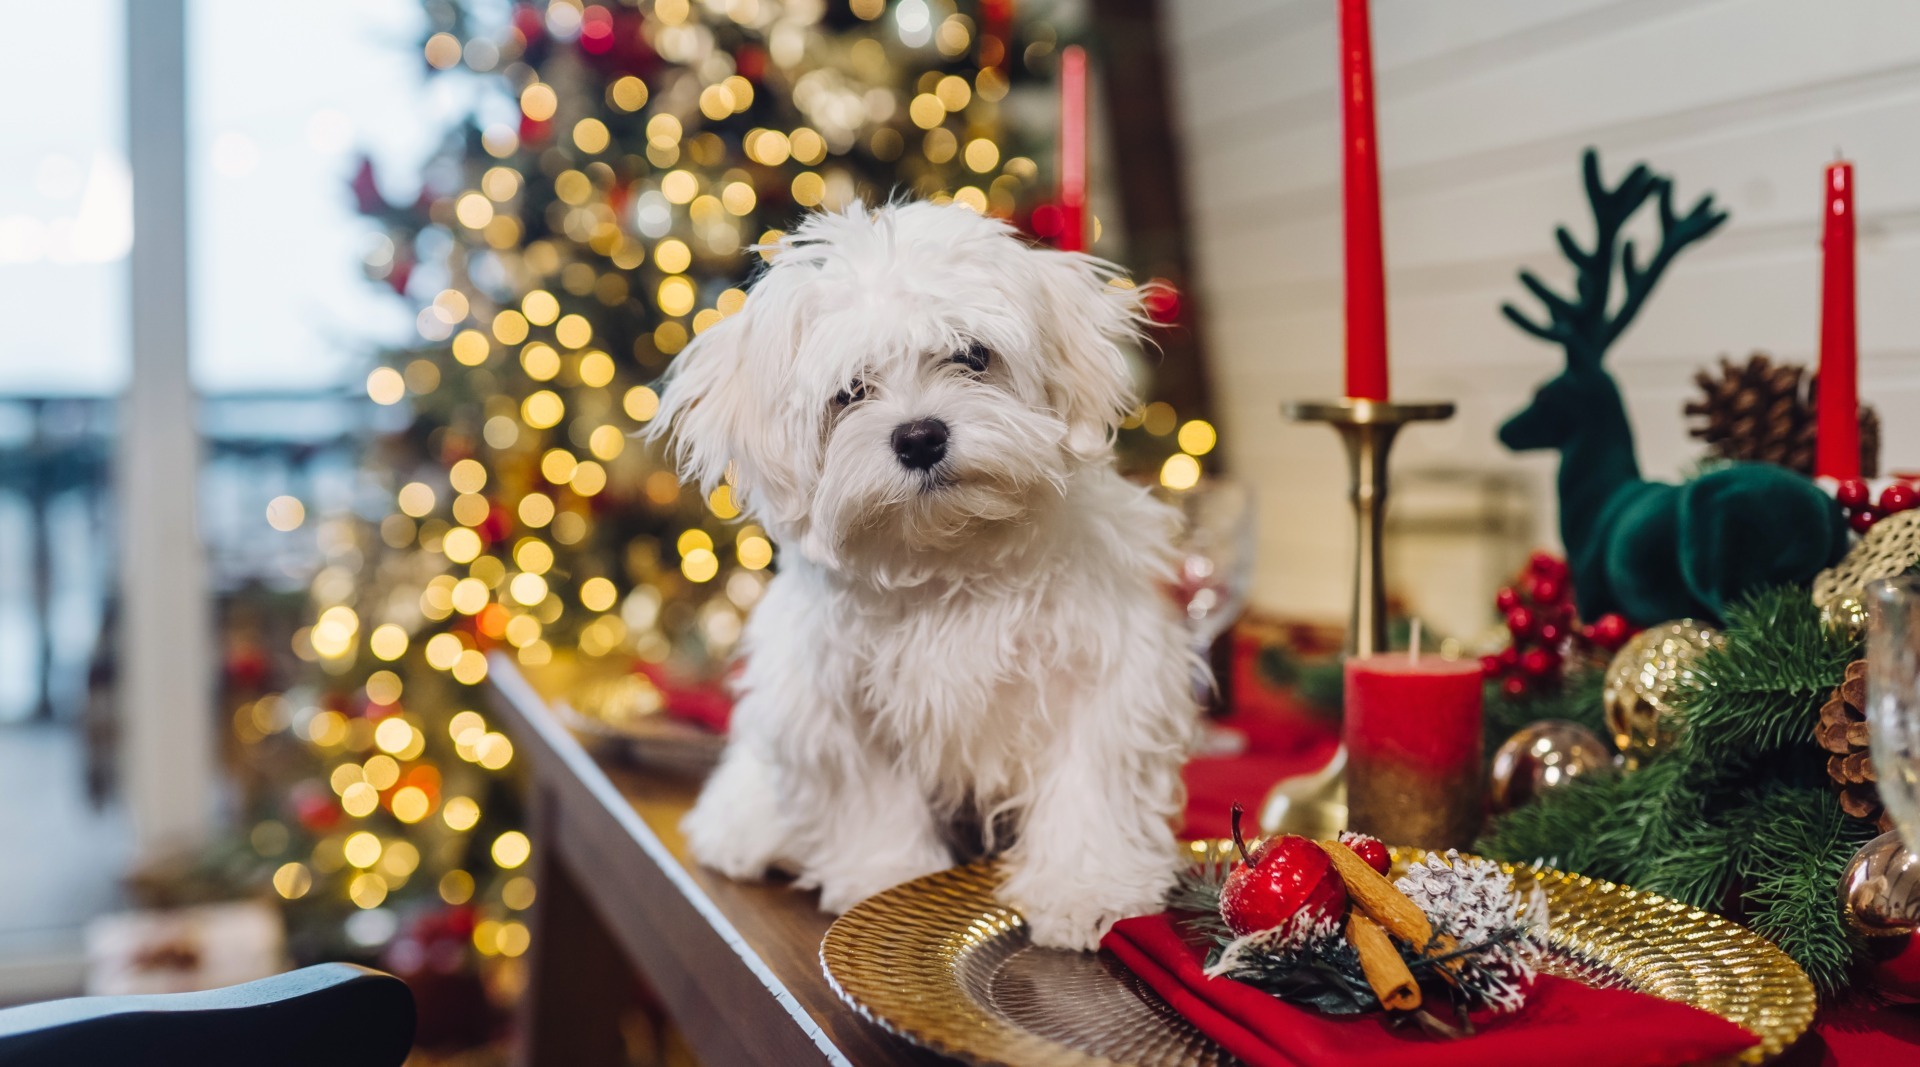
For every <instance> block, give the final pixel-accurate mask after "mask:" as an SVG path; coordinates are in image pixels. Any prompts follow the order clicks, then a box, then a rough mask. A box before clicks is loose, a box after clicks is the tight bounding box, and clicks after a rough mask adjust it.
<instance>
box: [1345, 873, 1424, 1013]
mask: <svg viewBox="0 0 1920 1067" xmlns="http://www.w3.org/2000/svg"><path fill="white" fill-rule="evenodd" d="M1369 870H1371V868H1369ZM1347 943H1348V944H1350V945H1352V946H1353V950H1354V951H1355V952H1357V953H1359V954H1360V970H1361V972H1362V973H1364V974H1365V975H1366V976H1367V985H1369V986H1371V987H1373V995H1374V996H1376V997H1378V998H1379V999H1380V1006H1381V1007H1383V1008H1385V1009H1387V1010H1388V1011H1412V1010H1413V1009H1415V1008H1417V1007H1419V1006H1420V984H1419V983H1418V982H1415V981H1414V980H1413V972H1412V971H1410V970H1408V969H1407V961H1405V960H1403V959H1401V958H1400V953H1399V951H1398V950H1396V949H1395V948H1394V947H1393V941H1392V939H1390V938H1388V937H1387V932H1386V931H1385V930H1382V929H1380V926H1379V924H1377V923H1375V922H1374V921H1373V920H1372V919H1369V918H1367V917H1366V916H1365V915H1362V914H1360V913H1359V912H1353V913H1351V914H1349V915H1348V916H1347Z"/></svg>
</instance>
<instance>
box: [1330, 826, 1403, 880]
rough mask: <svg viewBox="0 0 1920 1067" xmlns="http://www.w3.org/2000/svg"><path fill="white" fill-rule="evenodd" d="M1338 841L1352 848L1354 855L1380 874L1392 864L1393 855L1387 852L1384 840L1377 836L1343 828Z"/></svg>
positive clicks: (1385, 871)
mask: <svg viewBox="0 0 1920 1067" xmlns="http://www.w3.org/2000/svg"><path fill="white" fill-rule="evenodd" d="M1340 843H1341V844H1343V845H1345V846H1347V847H1348V848H1350V849H1352V850H1353V854H1354V855H1356V856H1358V857H1360V858H1361V859H1363V860H1366V861H1367V866H1369V867H1372V868H1373V869H1374V870H1376V871H1379V872H1380V873H1381V874H1385V873H1387V868H1389V867H1391V866H1393V857H1392V856H1390V855H1388V854H1387V845H1386V842H1384V841H1382V840H1380V839H1379V838H1377V837H1371V836H1369V835H1367V834H1356V833H1354V832H1353V831H1351V830H1343V831H1341V833H1340Z"/></svg>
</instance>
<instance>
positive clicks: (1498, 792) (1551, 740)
mask: <svg viewBox="0 0 1920 1067" xmlns="http://www.w3.org/2000/svg"><path fill="white" fill-rule="evenodd" d="M1612 773H1614V771H1613V752H1612V751H1611V750H1609V749H1608V748H1607V746H1606V743H1605V742H1603V741H1601V740H1600V738H1599V737H1597V736H1596V735H1595V734H1594V732H1593V731H1592V730H1589V729H1587V728H1586V727H1584V726H1582V725H1580V724H1579V723H1577V722H1567V721H1565V720H1564V719H1546V720H1543V721H1541V722H1536V723H1529V724H1528V725H1526V726H1522V727H1521V728H1520V729H1518V730H1516V731H1514V734H1513V736H1512V737H1509V738H1507V740H1506V743H1505V744H1502V745H1501V746H1500V748H1499V750H1498V751H1497V752H1495V753H1494V754H1493V767H1492V769H1491V770H1489V771H1488V773H1487V802H1488V804H1489V805H1490V806H1491V807H1492V810H1493V812H1494V813H1495V814H1499V813H1501V812H1504V811H1511V810H1513V809H1514V808H1517V807H1519V806H1520V805H1522V804H1525V803H1527V802H1528V801H1531V800H1533V799H1534V798H1536V797H1538V796H1540V795H1541V794H1543V793H1549V792H1552V791H1553V790H1555V789H1558V788H1560V787H1561V786H1563V785H1566V784H1567V783H1568V782H1571V781H1573V780H1574V779H1575V778H1581V777H1586V776H1589V775H1606V774H1612Z"/></svg>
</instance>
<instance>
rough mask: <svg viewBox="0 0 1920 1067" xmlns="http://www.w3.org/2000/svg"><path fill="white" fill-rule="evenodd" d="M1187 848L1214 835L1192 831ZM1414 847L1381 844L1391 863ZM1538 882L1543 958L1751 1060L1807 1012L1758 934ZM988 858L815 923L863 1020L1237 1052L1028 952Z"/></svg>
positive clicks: (1781, 1040) (1004, 1047)
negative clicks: (1652, 999) (1700, 1014)
mask: <svg viewBox="0 0 1920 1067" xmlns="http://www.w3.org/2000/svg"><path fill="white" fill-rule="evenodd" d="M1191 847H1192V848H1193V850H1194V853H1195V857H1196V859H1199V860H1204V859H1206V858H1208V857H1209V856H1213V855H1219V854H1221V850H1222V849H1223V848H1225V847H1231V846H1230V845H1228V843H1226V842H1195V843H1194V844H1193V845H1192V846H1191ZM1418 856H1419V853H1418V852H1417V851H1415V850H1409V849H1395V850H1394V862H1395V864H1396V866H1402V865H1404V864H1405V863H1407V862H1409V861H1410V860H1413V859H1415V858H1417V857H1418ZM1508 869H1509V870H1511V871H1512V872H1513V873H1514V875H1515V876H1516V877H1517V878H1525V877H1529V876H1530V877H1533V878H1535V879H1537V880H1538V881H1539V883H1540V885H1541V888H1543V889H1544V890H1545V891H1546V894H1547V903H1548V907H1549V908H1550V910H1551V912H1552V916H1553V932H1552V935H1551V938H1550V940H1551V943H1552V947H1553V953H1554V954H1553V957H1552V958H1551V959H1550V960H1549V961H1548V964H1547V966H1545V967H1544V968H1543V969H1544V970H1548V971H1551V972H1553V973H1556V974H1561V975H1564V976H1566V977H1570V978H1577V979H1579V980H1581V981H1585V982H1588V983H1590V984H1595V985H1618V986H1625V987H1627V988H1630V989H1636V990H1639V991H1641V992H1644V993H1651V994H1653V995H1655V996H1661V997H1666V998H1668V999H1670V1000H1678V1001H1681V1002H1683V1003H1686V1004H1691V1005H1693V1006H1694V1007H1696V1008H1700V1009H1703V1010H1705V1011H1710V1012H1713V1013H1714V1014H1716V1015H1719V1016H1721V1017H1723V1018H1726V1019H1729V1020H1731V1021H1733V1022H1735V1023H1738V1024H1739V1025H1741V1026H1743V1027H1745V1028H1746V1029H1747V1030H1749V1031H1750V1032H1752V1033H1753V1034H1754V1035H1756V1036H1757V1037H1759V1038H1760V1043H1759V1044H1758V1045H1756V1046H1754V1047H1753V1048H1751V1049H1749V1050H1748V1051H1747V1052H1746V1054H1744V1055H1743V1056H1742V1057H1741V1062H1744V1063H1759V1062H1761V1061H1763V1060H1765V1059H1767V1058H1769V1057H1772V1056H1774V1055H1776V1054H1778V1053H1779V1052H1780V1051H1781V1050H1783V1049H1785V1048H1786V1047H1787V1046H1788V1045H1790V1044H1792V1043H1793V1042H1794V1041H1795V1040H1796V1039H1797V1038H1799V1036H1800V1035H1801V1033H1803V1032H1804V1031H1805V1030H1806V1028H1807V1027H1808V1025H1809V1024H1811V1023H1812V1021H1813V1013H1814V1007H1815V1003H1814V994H1813V984H1812V983H1811V982H1810V981H1808V979H1807V976H1806V974H1805V972H1803V971H1801V969H1800V967H1799V965H1798V964H1796V963H1794V962H1793V960H1792V959H1790V958H1789V957H1788V956H1787V955H1786V954H1785V953H1784V952H1781V951H1780V950H1779V949H1778V948H1777V947H1775V946H1774V945H1773V943H1772V942H1770V941H1767V940H1766V939H1765V938H1763V937H1761V936H1759V935H1758V934H1755V933H1753V932H1752V931H1750V930H1747V929H1746V928H1744V927H1742V926H1740V925H1738V924H1737V923H1733V922H1730V921H1728V920H1726V919H1723V918H1720V917H1719V916H1717V915H1712V914H1709V913H1707V912H1703V911H1700V910H1699V909H1697V908H1692V907H1689V906H1687V905H1685V904H1681V903H1679V902H1677V901H1673V900H1669V899H1667V898H1665V897H1662V896H1657V895H1655V894H1653V893H1642V892H1640V891H1638V890H1634V889H1629V888H1627V887H1626V886H1622V885H1615V884H1613V883H1612V882H1603V881H1599V880H1596V879H1593V878H1586V877H1583V876H1580V875H1574V874H1566V873H1563V872H1560V871H1552V870H1535V869H1533V868H1528V867H1518V866H1510V867H1509V868H1508ZM998 881H999V876H998V874H997V873H996V872H995V870H994V868H993V867H992V866H990V865H988V864H982V863H976V864H970V865H968V866H964V867H955V868H953V869H951V870H947V871H942V872H940V873H939V874H934V875H929V876H927V877H925V878H921V879H919V880H917V881H913V882H909V883H907V884H905V885H902V886H896V887H895V888H893V889H889V890H887V891H886V892H884V893H881V894H879V895H877V896H874V897H872V898H870V899H868V900H865V901H862V902H861V903H860V904H858V905H856V906H855V907H854V908H853V909H852V910H851V911H849V912H847V913H846V914H845V915H843V916H841V917H840V919H839V921H837V922H835V923H834V924H833V927H832V928H831V929H829V930H828V931H827V936H826V939H825V940H824V941H823V942H822V943H821V946H820V960H821V963H822V964H823V965H824V966H825V968H826V972H827V980H828V981H829V982H831V983H832V984H833V987H834V989H835V991H837V992H838V993H839V994H840V996H841V998H842V999H843V1000H845V1001H846V1002H847V1003H848V1004H849V1005H851V1006H852V1007H853V1008H854V1009H855V1010H856V1011H858V1012H860V1013H861V1014H862V1015H864V1016H866V1017H867V1018H869V1019H871V1020H873V1021H874V1022H875V1023H877V1024H878V1025H880V1026H881V1027H884V1028H885V1029H887V1030H890V1031H892V1032H894V1033H896V1034H899V1035H901V1036H902V1037H905V1038H907V1039H908V1040H910V1041H913V1042H914V1043H916V1044H919V1045H924V1046H926V1047H927V1048H931V1049H934V1050H935V1051H938V1052H941V1053H944V1054H946V1055H948V1056H952V1057H954V1058H956V1059H959V1060H962V1061H964V1062H966V1063H971V1064H979V1065H991V1067H1041V1065H1045V1067H1055V1065H1060V1067H1067V1065H1073V1067H1214V1065H1219V1067H1228V1065H1231V1064H1234V1063H1236V1062H1237V1061H1235V1060H1234V1058H1233V1057H1232V1056H1230V1055H1229V1054H1228V1053H1227V1052H1226V1051H1225V1050H1224V1049H1222V1048H1220V1047H1219V1046H1217V1045H1215V1044H1214V1043H1213V1042H1212V1041H1210V1040H1209V1039H1208V1038H1207V1037H1206V1036H1205V1035H1204V1034H1201V1033H1200V1032H1199V1031H1198V1030H1196V1029H1194V1028H1193V1027H1192V1026H1191V1025H1190V1024H1189V1023H1187V1022H1186V1020H1184V1019H1182V1018H1180V1017H1179V1016H1178V1015H1176V1014H1174V1012H1173V1011H1172V1009H1170V1008H1168V1007H1167V1005H1166V1004H1165V1003H1164V1002H1162V1001H1161V1000H1160V998H1159V997H1158V996H1157V995H1156V994H1154V993H1153V992H1152V991H1151V990H1149V989H1148V988H1147V987H1146V986H1145V985H1144V984H1142V983H1141V982H1140V981H1139V980H1138V979H1136V978H1135V977H1134V976H1133V975H1132V973H1131V972H1129V971H1128V970H1127V969H1126V968H1125V967H1124V966H1122V965H1121V964H1120V963H1119V962H1118V961H1116V960H1115V959H1114V958H1113V957H1112V956H1111V955H1110V954H1108V953H1104V952H1103V953H1077V952H1060V951H1055V950H1050V949H1041V948H1035V947H1034V946H1033V945H1032V944H1031V943H1030V942H1029V941H1028V940H1027V930H1026V923H1025V921H1024V920H1023V919H1021V917H1020V915H1019V913H1018V912H1015V911H1013V910H1011V909H1009V908H1006V907H1003V906H1002V905H1000V904H999V903H997V902H996V901H995V900H994V899H993V890H994V887H995V885H997V884H998Z"/></svg>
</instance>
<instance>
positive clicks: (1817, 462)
mask: <svg viewBox="0 0 1920 1067" xmlns="http://www.w3.org/2000/svg"><path fill="white" fill-rule="evenodd" d="M1826 209H1827V210H1826V231H1825V235H1824V236H1823V237H1822V239H1821V242H1820V248H1821V260H1822V263H1821V270H1822V275H1821V284H1820V402H1819V411H1818V415H1819V428H1818V435H1817V436H1816V438H1815V440H1816V442H1817V444H1816V445H1815V449H1814V465H1813V472H1814V473H1815V474H1816V475H1820V476H1822V477H1829V478H1839V479H1841V480H1843V481H1844V480H1845V479H1848V478H1858V477H1860V414H1859V404H1860V391H1859V365H1860V344H1859V338H1858V336H1857V334H1856V333H1855V328H1854V318H1853V316H1854V307H1855V298H1854V293H1853V164H1851V163H1845V162H1841V163H1835V164H1834V165H1833V166H1831V167H1828V168H1827V198H1826Z"/></svg>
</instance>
